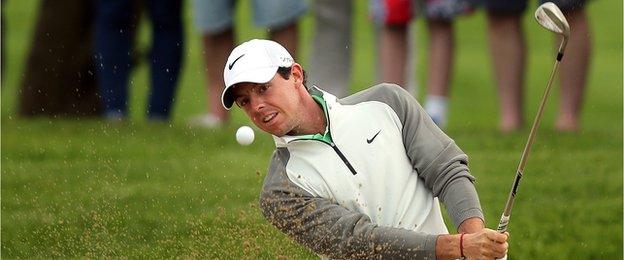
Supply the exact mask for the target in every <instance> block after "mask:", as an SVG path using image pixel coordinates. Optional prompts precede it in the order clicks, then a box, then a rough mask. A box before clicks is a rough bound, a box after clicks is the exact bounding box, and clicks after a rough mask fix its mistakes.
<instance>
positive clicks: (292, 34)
mask: <svg viewBox="0 0 624 260" xmlns="http://www.w3.org/2000/svg"><path fill="white" fill-rule="evenodd" d="M269 38H271V40H273V41H276V42H279V43H280V44H281V45H282V46H284V48H286V50H288V52H290V55H292V56H293V57H297V45H298V44H299V41H298V38H299V29H298V28H297V23H296V22H293V23H291V24H289V25H287V26H285V27H279V28H275V29H270V30H269Z"/></svg>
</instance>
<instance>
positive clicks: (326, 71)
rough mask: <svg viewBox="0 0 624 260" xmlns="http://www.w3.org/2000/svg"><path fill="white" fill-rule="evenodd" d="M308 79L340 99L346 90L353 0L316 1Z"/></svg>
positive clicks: (345, 94) (348, 75) (346, 92)
mask: <svg viewBox="0 0 624 260" xmlns="http://www.w3.org/2000/svg"><path fill="white" fill-rule="evenodd" d="M313 10H314V18H315V21H316V26H315V31H314V42H313V44H312V52H311V54H310V66H309V72H310V74H309V75H310V81H309V82H312V83H313V84H318V85H319V87H320V88H321V89H324V90H327V91H329V93H332V94H334V95H336V96H337V97H339V98H342V97H345V96H347V94H348V93H349V78H350V64H351V60H350V59H351V48H352V46H351V10H352V1H351V0H343V1H333V0H315V1H314V2H313Z"/></svg>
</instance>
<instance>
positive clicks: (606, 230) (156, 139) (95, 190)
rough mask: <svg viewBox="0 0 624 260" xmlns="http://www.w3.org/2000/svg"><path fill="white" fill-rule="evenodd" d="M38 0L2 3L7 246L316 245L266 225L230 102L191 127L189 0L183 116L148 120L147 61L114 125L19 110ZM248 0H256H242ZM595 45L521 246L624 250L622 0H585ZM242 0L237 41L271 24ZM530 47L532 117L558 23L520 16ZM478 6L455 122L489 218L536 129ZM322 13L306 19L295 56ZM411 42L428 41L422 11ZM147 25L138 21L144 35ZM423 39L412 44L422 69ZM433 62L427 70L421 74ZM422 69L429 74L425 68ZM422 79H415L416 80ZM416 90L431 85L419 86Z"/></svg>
mask: <svg viewBox="0 0 624 260" xmlns="http://www.w3.org/2000/svg"><path fill="white" fill-rule="evenodd" d="M38 3H39V1H8V2H7V3H6V5H5V6H4V9H5V10H3V11H4V12H5V14H6V23H7V25H6V29H7V31H6V37H5V38H4V39H3V40H6V41H7V51H6V52H4V53H3V55H6V57H5V58H6V60H7V64H6V68H5V69H6V71H5V72H6V74H5V75H6V77H5V78H3V79H2V80H3V86H2V104H1V109H2V111H1V124H2V130H1V138H2V147H1V164H2V168H1V172H2V176H1V177H2V180H1V194H0V195H1V198H2V203H1V204H2V205H1V207H2V212H1V213H2V214H1V229H2V234H1V235H2V237H1V255H0V256H1V257H2V258H34V257H36V258H48V257H100V256H104V257H130V258H166V257H193V258H228V259H231V258H234V259H237V258H279V257H286V258H293V259H300V258H314V257H315V256H314V255H313V254H312V253H311V252H309V251H308V250H306V249H305V248H302V247H300V246H299V245H297V244H296V243H294V242H292V241H291V240H290V239H288V238H287V237H285V236H284V235H282V234H281V233H280V232H278V231H276V229H275V228H273V227H272V226H271V225H270V224H268V223H267V222H266V221H265V220H264V219H263V218H262V216H261V214H260V213H259V210H258V208H257V195H258V193H259V192H260V187H261V185H262V181H263V177H264V175H265V174H266V169H267V163H268V157H269V156H270V154H271V152H272V150H273V147H274V145H273V143H272V140H271V138H270V137H269V136H268V135H266V134H258V138H257V140H256V142H255V143H254V144H253V145H251V146H248V147H240V146H238V145H237V144H236V142H235V140H234V131H235V129H236V128H237V127H238V126H239V125H241V124H246V123H247V121H246V120H245V119H244V117H243V115H242V114H241V113H240V112H238V111H234V112H233V122H232V124H230V125H229V126H227V127H226V128H224V129H220V130H201V129H190V128H188V127H187V126H186V120H188V118H189V117H191V116H192V115H193V114H197V113H200V112H201V111H202V108H203V107H204V103H203V102H204V98H203V96H204V93H205V92H204V90H203V85H204V83H205V81H204V74H203V67H202V61H201V58H200V53H201V47H200V38H199V36H198V34H197V32H196V31H194V30H193V28H192V26H191V12H190V10H191V5H190V2H189V3H187V4H186V8H185V10H186V15H185V19H186V21H187V31H186V32H187V42H186V44H187V48H186V55H185V58H186V60H185V67H184V70H183V74H182V78H181V82H180V89H179V92H178V95H179V96H178V100H177V103H176V107H175V114H174V120H173V121H172V122H171V123H167V124H153V123H148V122H146V121H145V119H144V116H143V115H144V107H145V93H146V91H147V86H146V85H147V69H146V68H145V66H144V65H142V66H140V67H139V68H137V70H136V72H135V73H134V74H133V79H132V80H133V82H134V84H133V86H132V90H133V92H132V98H131V102H132V106H131V110H132V115H131V116H132V118H131V119H132V120H131V121H129V122H125V123H107V122H103V121H99V120H84V119H83V120H71V119H50V118H36V119H23V118H19V117H16V115H15V105H16V104H17V101H16V96H17V94H16V93H17V90H18V88H19V83H20V77H21V75H22V73H23V71H22V69H23V68H24V65H25V58H26V55H27V52H28V48H29V47H30V39H31V38H32V33H33V26H34V22H35V21H36V19H35V17H36V14H37V10H38V8H37V6H38ZM241 4H242V5H244V6H243V7H248V6H249V2H248V1H243V2H242V3H241ZM588 8H589V14H590V16H589V17H590V19H591V28H592V38H593V46H594V47H593V55H594V56H593V59H592V64H591V73H590V77H589V86H588V89H587V93H586V102H585V106H584V110H583V128H582V130H581V131H580V132H579V133H574V134H573V133H565V134H562V133H558V132H555V131H554V130H553V121H554V115H555V111H556V104H557V102H558V100H557V92H555V93H553V95H552V98H551V100H550V102H549V105H548V107H547V110H546V114H545V117H544V121H543V125H542V127H541V129H540V132H539V133H538V136H537V140H536V143H535V145H534V147H533V151H532V153H531V156H530V158H529V162H528V165H527V168H526V172H525V178H524V179H523V182H522V184H521V186H520V190H519V195H518V198H517V200H516V205H515V207H514V214H513V217H512V222H511V226H510V232H511V233H512V239H511V241H510V242H511V248H510V257H511V258H512V259H536V258H537V259H543V258H551V259H569V258H574V259H621V258H622V243H623V241H622V229H623V226H622V213H623V212H622V3H621V2H619V1H615V0H605V1H595V2H592V3H591V4H590V5H589V6H588ZM244 9H246V8H241V9H240V10H239V12H238V14H237V20H238V21H239V22H240V24H241V27H240V30H239V31H238V32H237V35H238V37H239V40H243V39H249V38H252V37H263V36H264V35H266V32H264V31H263V30H262V29H259V28H255V27H253V26H250V24H251V21H250V20H251V19H250V17H249V16H247V15H246V13H245V12H246V11H245V10H244ZM356 13H357V15H355V18H354V19H355V26H356V28H357V31H356V33H355V35H354V43H353V46H352V48H353V50H354V53H355V55H354V60H353V61H354V62H353V64H354V68H353V71H354V73H353V78H352V82H351V83H352V84H351V86H352V90H353V91H356V90H359V89H363V88H366V87H367V86H370V85H372V84H373V83H374V78H373V75H374V73H372V69H373V67H374V66H373V61H372V55H371V53H372V51H371V50H372V49H371V48H372V46H373V37H372V34H371V32H370V30H371V29H370V26H369V24H368V21H367V18H366V6H365V4H364V2H358V4H357V5H356ZM524 23H525V24H524V25H525V28H526V32H527V44H528V48H529V56H528V69H527V75H526V86H527V96H526V97H527V104H526V108H527V109H526V112H525V116H526V118H527V119H529V120H531V119H532V117H533V115H534V113H535V110H536V108H537V102H538V101H539V98H540V95H541V91H542V89H543V87H544V85H545V83H546V80H547V77H548V73H549V72H550V69H551V66H552V63H553V59H552V57H553V53H552V49H553V47H550V46H554V43H553V40H552V37H551V34H550V33H548V32H547V31H545V30H543V29H542V28H539V26H538V25H537V24H535V23H534V22H533V21H531V17H530V15H528V14H527V15H526V16H525V20H524ZM484 25H485V21H484V17H483V14H482V13H477V14H475V15H473V16H470V17H465V18H461V19H459V20H458V23H457V39H458V40H457V42H458V44H457V62H456V65H455V74H454V78H453V79H454V80H453V89H452V94H451V95H452V99H451V101H452V102H451V107H450V110H451V118H450V125H449V128H448V130H447V132H448V133H449V135H450V136H451V137H453V138H454V139H455V140H456V142H457V143H458V144H459V145H460V146H461V147H462V149H463V150H464V151H465V152H466V153H467V154H468V155H469V156H470V158H471V165H470V166H471V170H472V172H473V174H474V175H475V176H476V177H477V180H478V182H477V189H478V191H479V194H480V197H481V203H482V205H483V208H484V211H485V215H486V219H487V224H488V226H489V227H491V228H494V227H495V226H496V223H497V219H498V217H499V215H500V212H501V210H502V208H503V206H504V202H505V199H506V196H507V194H508V190H509V188H510V187H509V186H510V185H511V181H512V179H513V176H514V171H515V168H516V166H517V163H518V160H519V156H520V153H521V151H522V148H523V146H524V142H525V139H526V135H527V133H528V127H526V128H525V129H523V130H522V131H519V132H516V133H511V134H507V135H503V134H501V133H499V132H498V131H497V130H496V124H497V118H498V114H497V113H498V110H497V103H496V102H497V101H496V96H495V92H494V91H495V90H494V87H493V85H492V80H491V79H492V74H491V64H490V60H489V53H488V50H487V48H486V47H485V46H487V45H486V38H485V37H486V34H485V30H484ZM312 26H313V21H312V19H311V16H310V15H308V16H306V17H305V18H304V20H303V21H302V25H301V29H302V42H301V50H302V51H301V52H300V53H301V54H302V57H303V58H302V59H301V60H302V63H303V64H304V65H305V64H306V62H307V59H306V58H305V57H307V55H309V52H308V49H309V42H310V40H311V37H312V34H311V28H312ZM416 30H417V32H421V35H423V37H420V38H418V39H417V42H418V43H417V44H418V46H426V45H425V42H426V34H424V33H422V32H425V29H424V26H423V24H422V22H419V23H418V24H417V29H416ZM148 39H149V33H148V30H146V29H145V27H143V29H142V30H141V34H140V43H141V46H142V47H141V48H146V47H145V46H147V42H148ZM425 51H426V49H425V48H421V49H420V50H419V54H418V63H419V64H420V66H419V68H425V66H424V65H425V57H426V55H425V54H426V52H425ZM424 75H425V74H424V70H419V71H418V78H419V79H423V78H424ZM421 81H422V80H421ZM421 92H422V91H421ZM421 95H422V93H421Z"/></svg>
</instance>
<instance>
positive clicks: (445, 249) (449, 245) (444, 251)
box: [436, 234, 463, 259]
mask: <svg viewBox="0 0 624 260" xmlns="http://www.w3.org/2000/svg"><path fill="white" fill-rule="evenodd" d="M461 238H462V237H461V234H455V235H440V236H438V239H437V241H436V259H459V258H460V257H461V253H462V252H461V249H460V239H461ZM462 243H463V242H462ZM462 246H463V245H462Z"/></svg>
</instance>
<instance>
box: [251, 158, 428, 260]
mask: <svg viewBox="0 0 624 260" xmlns="http://www.w3.org/2000/svg"><path fill="white" fill-rule="evenodd" d="M287 161H288V150H287V149H286V148H278V150H277V151H276V152H275V154H274V155H273V158H272V162H271V166H270V168H269V173H268V175H267V177H266V179H265V182H264V185H263V188H262V193H261V196H260V208H261V209H262V213H263V214H264V216H265V217H266V218H267V219H268V220H269V222H271V223H272V224H273V225H274V226H276V227H277V228H278V229H279V230H281V231H282V232H284V233H285V234H287V235H288V236H289V237H291V238H293V239H294V240H295V241H297V242H298V243H300V244H302V245H304V246H306V247H307V248H309V249H311V250H312V251H314V252H315V253H317V254H319V255H323V256H327V257H330V258H341V259H342V258H358V259H359V258H365V259H366V258H379V257H383V258H393V259H394V258H416V259H424V258H426V259H435V243H436V239H437V236H436V235H429V234H425V233H418V232H414V231H410V230H406V229H400V228H390V227H380V226H377V225H375V224H373V223H372V221H371V220H370V218H369V217H368V216H366V215H365V214H362V213H358V212H355V211H351V210H349V209H347V208H345V207H342V206H340V205H339V204H337V203H336V202H334V201H331V200H329V199H326V198H320V197H314V196H312V195H311V194H310V193H308V192H306V191H305V190H304V189H303V188H301V187H299V186H297V185H296V184H295V183H293V182H291V181H290V180H289V178H288V175H287V173H286V162H287Z"/></svg>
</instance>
